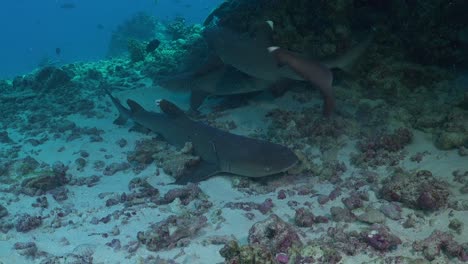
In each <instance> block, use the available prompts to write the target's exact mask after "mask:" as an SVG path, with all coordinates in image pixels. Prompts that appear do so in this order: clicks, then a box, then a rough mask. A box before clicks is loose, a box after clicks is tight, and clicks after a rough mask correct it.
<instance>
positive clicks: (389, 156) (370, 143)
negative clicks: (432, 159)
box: [351, 128, 413, 168]
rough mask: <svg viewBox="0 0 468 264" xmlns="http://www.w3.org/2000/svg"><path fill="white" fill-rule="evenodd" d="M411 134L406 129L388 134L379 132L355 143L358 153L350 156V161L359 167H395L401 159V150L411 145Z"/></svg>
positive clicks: (402, 155)
mask: <svg viewBox="0 0 468 264" xmlns="http://www.w3.org/2000/svg"><path fill="white" fill-rule="evenodd" d="M412 138H413V134H412V133H411V131H410V130H408V129H406V128H399V129H396V130H395V131H394V132H393V133H391V134H388V133H384V132H380V133H377V134H374V135H372V136H369V137H366V138H364V139H363V140H361V141H359V142H358V143H357V149H358V150H359V153H354V154H352V155H351V161H352V163H353V164H354V165H357V166H359V167H364V168H365V167H368V166H370V167H377V166H383V165H386V166H395V165H398V163H399V162H400V160H402V159H403V157H404V154H403V153H402V150H403V149H404V147H405V146H406V145H408V144H410V143H411V141H412Z"/></svg>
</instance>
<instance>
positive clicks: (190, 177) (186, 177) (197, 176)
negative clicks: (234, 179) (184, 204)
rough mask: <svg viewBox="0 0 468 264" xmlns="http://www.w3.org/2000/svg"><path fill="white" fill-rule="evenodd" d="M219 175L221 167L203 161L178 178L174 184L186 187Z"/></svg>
mask: <svg viewBox="0 0 468 264" xmlns="http://www.w3.org/2000/svg"><path fill="white" fill-rule="evenodd" d="M218 173H219V167H218V165H217V164H214V163H209V162H206V161H202V162H200V164H198V165H197V166H195V167H194V168H193V169H191V170H189V171H187V172H186V173H184V174H183V175H181V176H180V177H178V178H177V179H176V181H175V182H174V184H179V185H184V184H187V183H189V182H192V183H197V182H200V181H203V180H206V179H208V178H210V177H212V176H214V175H216V174H218Z"/></svg>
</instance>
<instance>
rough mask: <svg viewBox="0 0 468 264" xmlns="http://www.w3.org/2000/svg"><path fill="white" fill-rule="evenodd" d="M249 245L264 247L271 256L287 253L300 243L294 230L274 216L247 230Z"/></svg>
mask: <svg viewBox="0 0 468 264" xmlns="http://www.w3.org/2000/svg"><path fill="white" fill-rule="evenodd" d="M248 241H249V244H260V245H263V246H266V247H267V248H268V249H269V250H270V251H271V252H272V253H273V254H276V253H284V252H288V250H289V249H290V248H291V247H293V246H301V245H302V242H301V240H300V238H299V235H298V234H297V232H296V231H295V230H294V228H293V227H292V226H291V225H290V224H288V223H286V222H284V221H283V220H282V219H281V218H280V217H279V216H277V215H276V214H272V215H270V217H268V218H267V219H265V220H264V221H260V222H257V223H255V224H254V225H253V226H252V227H251V228H250V230H249V236H248Z"/></svg>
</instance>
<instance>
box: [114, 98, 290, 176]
mask: <svg viewBox="0 0 468 264" xmlns="http://www.w3.org/2000/svg"><path fill="white" fill-rule="evenodd" d="M107 93H108V95H109V96H110V98H111V99H112V102H113V103H114V104H115V105H116V107H117V109H118V110H119V112H120V116H119V118H117V120H118V123H120V124H122V122H123V121H126V120H127V119H128V118H131V119H133V120H134V121H135V122H136V123H138V124H140V125H142V126H144V127H146V128H148V129H150V130H152V131H153V132H155V133H157V134H160V135H161V136H162V137H163V138H164V139H165V140H167V141H168V142H169V143H170V144H172V145H174V146H176V147H178V148H181V147H183V146H184V145H185V143H186V142H191V143H192V145H193V149H194V154H195V155H197V156H199V157H200V158H201V162H200V163H199V164H198V165H197V166H196V167H195V168H194V170H193V171H191V172H190V173H187V174H185V175H182V176H181V177H179V178H177V180H176V182H175V183H176V184H186V183H188V182H199V181H201V180H204V179H207V178H209V177H211V176H213V175H216V174H218V173H229V174H235V175H240V176H246V177H253V178H257V177H264V176H269V175H274V174H279V173H283V172H286V171H287V170H288V169H290V168H292V167H294V166H295V165H296V164H297V163H298V162H299V160H298V158H297V156H296V155H295V154H294V152H292V151H291V150H290V149H288V148H286V147H284V146H281V145H278V144H274V143H271V142H268V141H264V140H258V139H253V138H249V137H245V136H240V135H235V134H232V133H228V132H225V131H222V130H220V129H217V128H214V127H211V126H208V125H206V124H204V123H202V122H197V121H194V120H192V119H190V118H189V117H188V116H186V115H185V113H184V112H183V111H182V110H181V109H179V108H178V107H177V106H176V105H174V104H172V103H171V102H169V101H166V100H162V101H160V103H159V106H160V108H161V110H162V112H163V113H156V112H149V111H146V110H145V109H143V107H141V106H140V105H139V104H138V103H136V102H134V101H132V100H127V104H128V105H129V107H130V109H127V108H126V107H124V106H123V105H122V104H121V103H120V102H119V100H118V99H116V98H114V97H113V96H112V95H111V94H110V93H109V92H107Z"/></svg>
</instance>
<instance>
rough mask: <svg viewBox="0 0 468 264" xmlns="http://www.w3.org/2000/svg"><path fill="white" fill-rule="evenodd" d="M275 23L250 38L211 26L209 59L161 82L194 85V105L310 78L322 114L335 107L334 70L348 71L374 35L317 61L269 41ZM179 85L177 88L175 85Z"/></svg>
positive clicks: (207, 31)
mask: <svg viewBox="0 0 468 264" xmlns="http://www.w3.org/2000/svg"><path fill="white" fill-rule="evenodd" d="M272 32H273V23H272V22H271V21H267V23H265V24H264V26H262V27H261V28H259V30H258V32H257V34H256V35H255V36H254V37H252V36H250V35H247V34H239V33H236V32H234V31H232V30H230V29H227V28H225V27H222V26H219V25H210V26H208V27H207V28H206V29H205V31H204V38H205V40H206V41H207V43H208V46H209V47H210V49H211V50H212V55H211V56H210V57H209V58H208V59H207V60H206V62H205V64H204V65H202V66H201V67H199V68H198V69H197V70H195V71H193V72H188V73H183V74H180V75H176V76H173V77H169V78H165V79H162V80H161V81H160V84H161V85H162V86H163V87H167V88H169V89H172V90H177V89H178V90H187V89H188V90H191V91H192V96H191V108H192V109H194V110H196V109H197V108H198V107H199V106H200V105H201V103H202V102H203V100H204V99H205V98H206V97H207V96H209V95H229V94H239V93H247V92H254V91H261V90H266V89H268V88H270V87H272V86H274V85H276V84H278V83H279V82H283V81H284V80H299V81H308V82H310V83H311V84H312V85H314V86H316V87H317V88H318V89H319V90H320V92H321V93H322V95H323V98H324V109H323V112H324V115H326V116H329V115H330V114H331V113H332V111H333V109H334V106H335V99H334V96H333V89H332V82H333V74H332V72H331V70H330V69H332V68H340V69H343V70H348V68H349V67H350V65H351V64H352V63H353V62H354V61H355V60H356V59H357V58H358V57H360V56H361V55H362V54H363V53H364V51H365V50H366V48H367V47H368V46H369V44H370V43H371V40H372V34H369V36H368V37H367V38H366V39H365V40H364V41H363V42H361V43H359V44H358V45H356V46H355V47H353V48H351V49H350V50H349V51H348V52H346V53H345V54H344V55H343V56H340V57H338V58H336V59H334V60H330V61H325V62H319V61H316V60H311V59H306V58H304V57H303V56H301V55H299V54H296V53H293V52H290V51H288V50H285V49H282V48H280V47H277V46H275V45H274V44H273V42H272V41H271V39H272V37H271V34H272ZM177 86H178V87H177Z"/></svg>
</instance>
